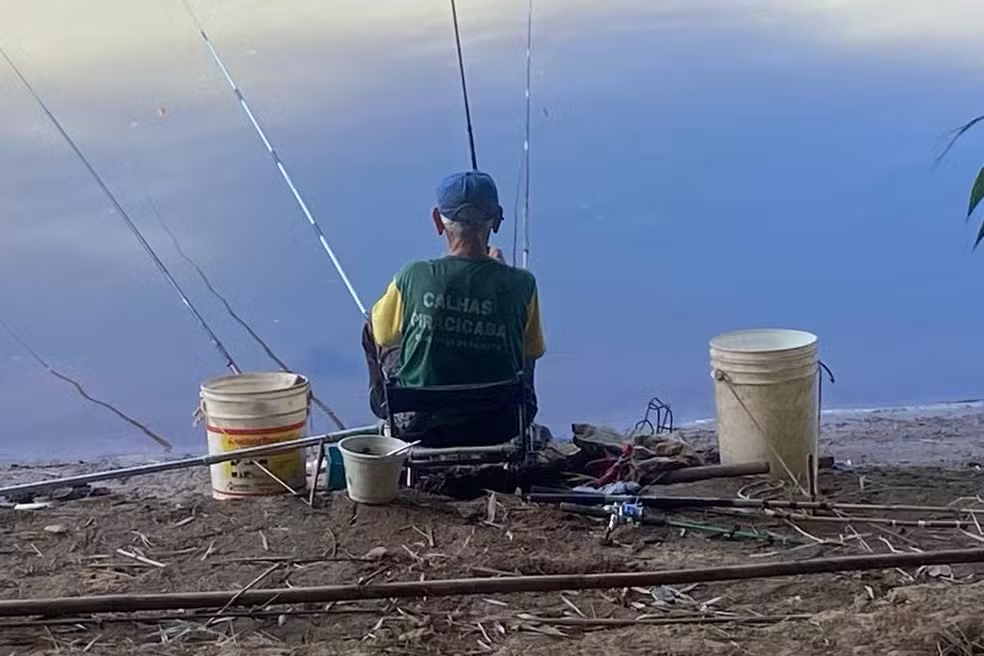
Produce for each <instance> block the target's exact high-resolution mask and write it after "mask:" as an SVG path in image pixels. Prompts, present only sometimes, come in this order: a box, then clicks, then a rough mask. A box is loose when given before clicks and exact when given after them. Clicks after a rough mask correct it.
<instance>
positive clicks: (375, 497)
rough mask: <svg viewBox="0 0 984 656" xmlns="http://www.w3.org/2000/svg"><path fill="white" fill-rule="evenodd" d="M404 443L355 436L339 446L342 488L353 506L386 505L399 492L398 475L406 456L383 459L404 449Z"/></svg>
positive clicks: (405, 454) (380, 438)
mask: <svg viewBox="0 0 984 656" xmlns="http://www.w3.org/2000/svg"><path fill="white" fill-rule="evenodd" d="M406 445H407V443H406V442H404V441H403V440H398V439H396V438H395V437H383V436H381V435H356V436H354V437H346V438H345V439H344V440H342V441H341V442H339V443H338V450H339V451H341V452H342V462H343V463H344V464H345V487H346V489H347V490H348V496H349V498H350V499H351V500H352V501H355V502H356V503H365V504H371V505H379V504H384V503H389V502H390V501H392V500H393V499H395V498H396V495H397V493H398V492H399V491H400V474H401V473H402V472H403V464H404V463H405V462H406V460H407V458H408V457H409V452H408V451H404V452H403V453H401V454H399V455H395V456H389V457H385V454H387V453H389V452H390V451H393V450H394V449H399V448H400V447H403V446H406Z"/></svg>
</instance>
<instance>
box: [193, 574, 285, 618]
mask: <svg viewBox="0 0 984 656" xmlns="http://www.w3.org/2000/svg"><path fill="white" fill-rule="evenodd" d="M280 565H281V563H274V564H273V565H270V566H269V567H267V568H266V569H265V570H263V573H262V574H260V575H259V576H257V577H256V578H255V579H253V580H252V581H250V582H249V583H247V584H246V586H245V587H244V588H242V589H241V590H239V591H238V592H237V593H236V594H234V595H233V596H232V599H230V600H229V601H228V603H226V605H225V606H223V607H222V608H220V609H219V612H218V613H217V615H222V613H223V612H224V611H226V610H228V609H229V606H232V605H234V604H235V603H236V602H237V601H239V598H240V597H242V596H243V595H244V594H245V593H246V592H247V591H249V590H252V589H253V588H254V587H256V585H257V584H259V582H260V581H262V580H263V579H265V578H266V577H267V576H269V575H270V574H272V573H273V571H274V570H276V569H277V568H279V567H280ZM217 621H218V620H216V619H210V620H209V621H208V622H206V623H205V626H206V628H207V627H209V626H212V625H213V624H214V623H215V622H217Z"/></svg>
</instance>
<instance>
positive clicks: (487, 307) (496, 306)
mask: <svg viewBox="0 0 984 656" xmlns="http://www.w3.org/2000/svg"><path fill="white" fill-rule="evenodd" d="M372 324H373V333H374V334H375V337H376V341H377V343H378V344H380V345H381V346H387V345H394V346H395V345H396V344H397V343H399V344H400V346H401V355H400V358H401V359H400V369H399V372H398V373H397V378H398V379H399V381H400V383H401V384H403V385H406V386H408V387H425V386H431V385H463V384H476V383H492V382H498V381H502V380H509V379H511V378H513V377H514V376H515V375H516V374H517V373H518V372H520V371H522V370H523V365H524V360H525V359H527V358H529V359H536V358H539V357H540V356H542V355H543V353H544V351H545V348H544V343H543V342H544V340H543V332H542V328H541V325H540V311H539V300H538V298H537V288H536V279H535V278H534V277H533V274H531V273H530V272H529V271H526V270H523V269H518V268H515V267H511V266H508V265H505V264H502V263H500V262H497V261H495V260H493V259H491V258H489V259H482V260H473V259H467V258H462V257H454V256H448V257H443V258H440V259H437V260H429V261H423V262H414V263H412V264H409V265H407V266H406V267H404V268H403V270H402V271H400V272H399V273H398V274H397V275H396V277H395V278H394V279H393V281H392V282H391V283H390V286H389V288H388V289H387V291H386V294H385V295H384V296H383V298H382V299H380V300H379V302H377V303H376V305H375V306H374V307H373V311H372Z"/></svg>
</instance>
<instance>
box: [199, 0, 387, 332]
mask: <svg viewBox="0 0 984 656" xmlns="http://www.w3.org/2000/svg"><path fill="white" fill-rule="evenodd" d="M182 3H183V4H184V7H185V10H187V12H188V15H189V16H190V17H191V20H192V22H194V24H195V27H196V28H197V29H198V34H199V35H201V37H202V41H203V42H204V44H205V48H206V49H207V50H208V52H209V54H210V55H211V57H212V59H213V60H214V61H215V64H216V66H218V68H219V70H220V71H221V72H222V75H223V77H225V79H226V82H228V83H229V86H230V87H231V88H232V92H233V93H234V94H235V96H236V99H238V100H239V104H240V106H241V107H242V109H243V112H245V114H246V117H247V118H248V119H249V122H250V123H252V124H253V128H254V129H255V130H256V133H257V134H258V135H259V137H260V139H261V140H262V141H263V145H264V146H266V149H267V150H268V151H269V152H270V156H271V157H272V158H273V162H274V164H276V166H277V169H278V170H279V171H280V175H281V176H282V177H283V179H284V182H286V183H287V186H288V187H289V188H290V191H291V194H293V196H294V200H296V201H297V204H298V206H299V207H300V208H301V212H303V213H304V216H305V218H307V220H308V223H310V224H311V227H312V228H314V231H315V232H316V233H317V234H318V240H319V241H320V242H321V246H322V248H324V250H325V252H326V253H327V254H328V257H329V258H331V262H332V264H333V265H334V266H335V270H336V271H337V272H338V275H339V277H340V278H341V279H342V282H343V283H344V284H345V288H346V289H347V290H348V293H349V296H351V297H352V300H353V301H355V304H356V306H358V308H359V312H360V313H361V314H362V316H363V317H368V316H369V313H368V312H367V311H366V306H365V305H364V304H363V303H362V299H360V298H359V293H358V292H356V291H355V287H354V286H353V285H352V282H351V281H350V280H349V277H348V275H347V274H346V273H345V269H344V268H343V267H342V263H341V262H340V261H339V259H338V257H337V256H336V255H335V251H334V249H332V247H331V244H329V243H328V238H327V237H325V233H324V231H323V230H322V229H321V226H320V225H319V224H318V222H317V220H315V218H314V215H313V214H311V210H310V209H308V206H307V203H305V202H304V198H303V197H302V196H301V193H300V191H298V189H297V186H296V185H295V184H294V181H293V180H292V179H291V177H290V173H288V172H287V167H286V166H285V165H284V162H283V160H281V159H280V155H278V154H277V151H276V150H275V149H274V147H273V145H272V144H271V143H270V140H269V139H268V138H267V136H266V133H265V132H264V131H263V128H262V127H261V126H260V123H259V121H258V120H257V119H256V116H255V115H254V114H253V111H252V110H251V109H250V108H249V103H247V102H246V97H245V96H244V95H243V93H242V91H240V90H239V86H238V85H237V84H236V81H235V80H234V79H233V78H232V75H231V74H230V73H229V69H227V68H226V66H225V64H224V63H223V62H222V58H221V57H220V56H219V53H218V51H217V50H216V49H215V47H214V46H213V45H212V41H211V39H209V37H208V33H207V32H206V31H205V27H204V26H203V25H202V23H201V21H200V20H198V16H197V15H196V14H195V12H194V11H193V10H192V8H191V5H190V4H188V0H182Z"/></svg>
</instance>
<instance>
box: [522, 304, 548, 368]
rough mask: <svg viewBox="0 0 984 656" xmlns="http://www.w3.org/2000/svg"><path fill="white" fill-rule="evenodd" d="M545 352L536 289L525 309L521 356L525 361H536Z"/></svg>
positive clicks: (545, 347)
mask: <svg viewBox="0 0 984 656" xmlns="http://www.w3.org/2000/svg"><path fill="white" fill-rule="evenodd" d="M546 352H547V345H546V342H545V341H544V339H543V325H542V323H541V322H540V299H539V294H538V292H537V289H536V287H534V288H533V295H532V296H531V297H530V303H529V305H528V306H527V308H526V332H525V335H524V337H523V355H524V356H525V357H526V359H527V360H536V359H538V358H541V357H543V354H544V353H546Z"/></svg>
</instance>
